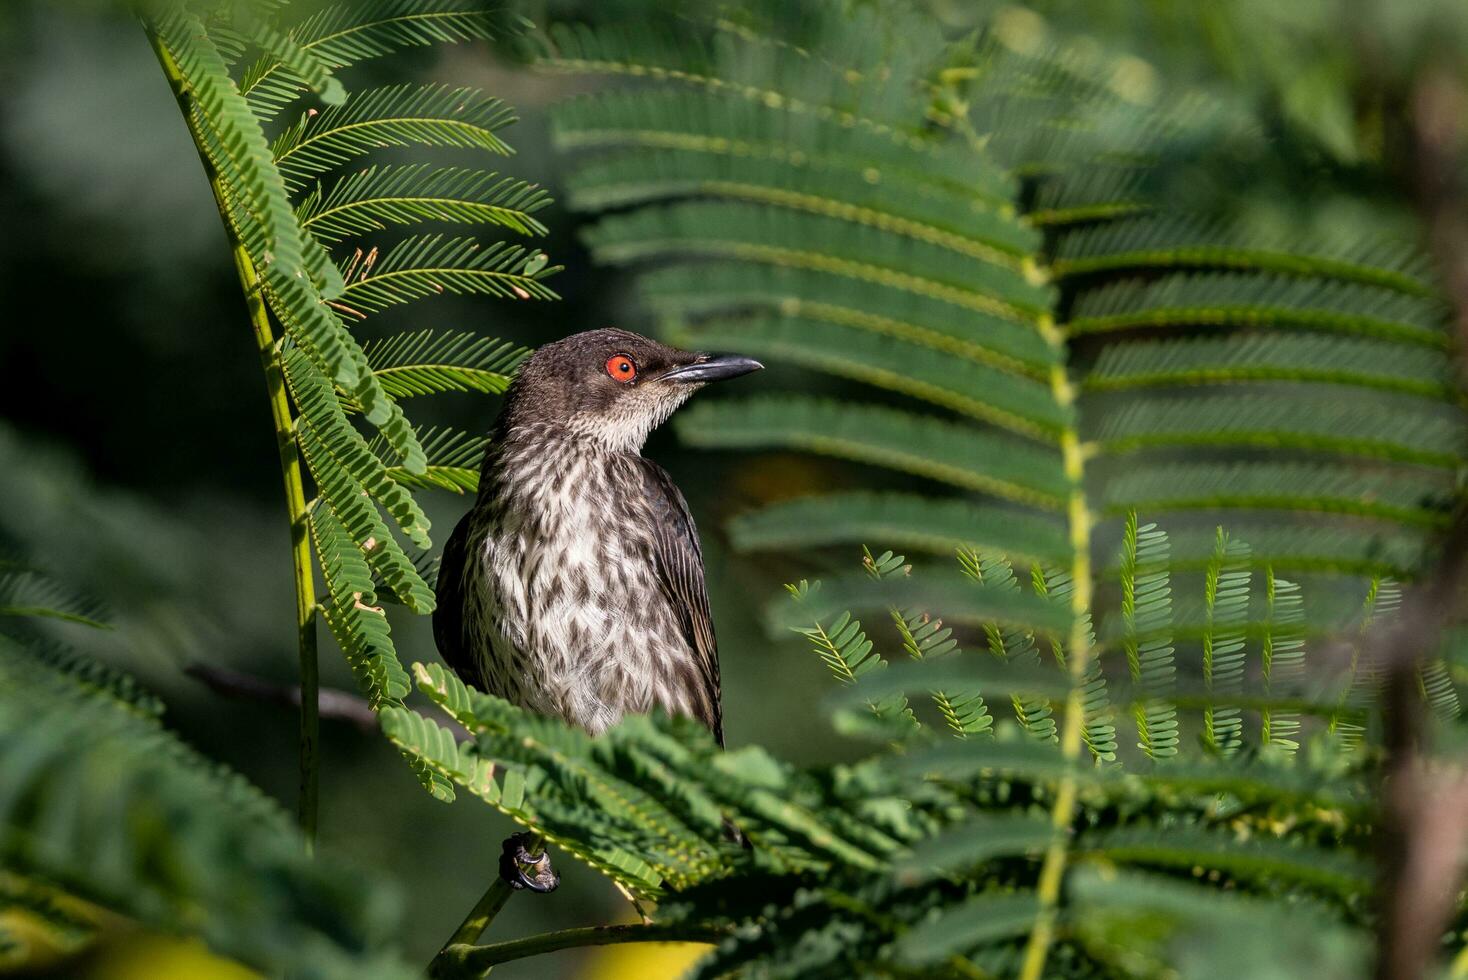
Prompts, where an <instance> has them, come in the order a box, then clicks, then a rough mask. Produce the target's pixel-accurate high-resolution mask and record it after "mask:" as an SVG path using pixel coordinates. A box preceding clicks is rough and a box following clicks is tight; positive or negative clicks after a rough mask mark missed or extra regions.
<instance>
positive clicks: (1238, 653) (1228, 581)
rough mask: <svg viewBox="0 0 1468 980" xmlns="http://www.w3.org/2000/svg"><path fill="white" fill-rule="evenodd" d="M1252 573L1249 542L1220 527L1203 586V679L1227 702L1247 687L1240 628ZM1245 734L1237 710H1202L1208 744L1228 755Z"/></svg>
mask: <svg viewBox="0 0 1468 980" xmlns="http://www.w3.org/2000/svg"><path fill="white" fill-rule="evenodd" d="M1252 574H1253V573H1252V571H1251V570H1250V566H1249V546H1248V545H1246V544H1244V543H1243V542H1242V541H1237V540H1232V539H1230V538H1229V536H1228V535H1227V534H1225V533H1224V531H1223V529H1222V528H1219V529H1218V541H1217V544H1216V545H1215V546H1214V551H1213V558H1212V560H1211V561H1209V563H1208V569H1207V573H1206V584H1205V586H1204V588H1205V592H1204V615H1205V616H1206V617H1207V628H1206V629H1205V631H1204V633H1203V683H1204V684H1205V685H1206V686H1207V689H1208V692H1209V693H1210V694H1213V695H1216V696H1218V697H1219V699H1220V700H1221V701H1223V702H1225V703H1226V701H1227V698H1228V695H1230V694H1238V693H1239V692H1241V691H1242V690H1243V681H1244V665H1245V651H1244V647H1245V643H1244V634H1243V630H1242V627H1243V626H1244V624H1245V623H1247V622H1248V618H1249V585H1250V581H1251V579H1252ZM1242 737H1243V719H1242V712H1240V711H1239V709H1238V708H1234V707H1228V706H1218V707H1215V706H1213V705H1209V706H1208V707H1206V708H1204V709H1203V740H1204V742H1205V744H1207V745H1209V746H1210V747H1212V748H1213V749H1215V750H1217V751H1219V752H1221V753H1223V754H1224V755H1230V754H1232V753H1234V752H1237V751H1238V750H1239V747H1240V745H1241V744H1242Z"/></svg>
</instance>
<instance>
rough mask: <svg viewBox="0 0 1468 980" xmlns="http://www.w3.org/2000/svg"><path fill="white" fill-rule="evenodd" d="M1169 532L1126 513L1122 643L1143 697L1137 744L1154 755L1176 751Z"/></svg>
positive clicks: (1137, 709)
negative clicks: (1143, 524) (1169, 698)
mask: <svg viewBox="0 0 1468 980" xmlns="http://www.w3.org/2000/svg"><path fill="white" fill-rule="evenodd" d="M1168 551H1169V549H1168V540H1167V533H1166V532H1165V531H1162V530H1161V529H1159V528H1158V527H1157V526H1156V525H1155V524H1148V525H1145V526H1139V525H1138V523H1137V513H1136V511H1131V512H1130V513H1128V514H1127V519H1126V537H1125V540H1124V544H1123V546H1122V556H1121V574H1120V578H1121V589H1122V599H1121V616H1122V622H1123V630H1124V632H1123V639H1122V646H1123V649H1124V650H1125V651H1126V658H1127V667H1128V669H1129V671H1130V673H1131V678H1132V683H1133V684H1135V685H1136V686H1137V688H1138V690H1139V692H1140V693H1141V694H1142V695H1143V696H1144V698H1145V700H1142V701H1139V702H1138V704H1137V706H1136V707H1135V708H1134V709H1133V717H1134V719H1135V721H1136V725H1137V739H1138V742H1137V745H1138V747H1139V748H1141V750H1142V751H1143V752H1145V753H1146V754H1147V755H1148V756H1149V757H1151V758H1153V759H1164V758H1168V757H1170V756H1173V755H1176V754H1177V752H1178V741H1179V733H1178V720H1177V709H1176V708H1175V707H1173V705H1172V704H1170V703H1169V702H1168V701H1167V696H1168V695H1169V694H1170V693H1171V692H1172V689H1173V685H1174V683H1175V679H1176V677H1177V667H1176V665H1175V662H1174V647H1173V644H1172V637H1171V635H1170V631H1169V627H1170V626H1171V625H1172V577H1171V572H1170V570H1169V568H1168Z"/></svg>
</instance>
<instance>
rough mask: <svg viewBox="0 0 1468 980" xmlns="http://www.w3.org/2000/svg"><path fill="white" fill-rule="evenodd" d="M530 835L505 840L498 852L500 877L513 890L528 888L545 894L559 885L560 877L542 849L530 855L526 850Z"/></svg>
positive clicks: (518, 835) (515, 836) (516, 835)
mask: <svg viewBox="0 0 1468 980" xmlns="http://www.w3.org/2000/svg"><path fill="white" fill-rule="evenodd" d="M530 841H531V835H530V834H515V835H513V836H511V837H508V838H506V839H505V844H504V847H503V849H502V850H501V852H500V877H501V878H503V879H504V880H505V881H506V882H507V883H509V886H510V887H511V888H514V889H522V888H528V889H529V890H530V891H533V892H539V893H540V894H542V895H543V894H545V893H546V892H553V891H555V890H556V888H557V887H558V886H559V885H560V884H561V876H560V875H559V874H557V873H556V869H555V868H552V867H551V862H550V853H549V852H548V851H546V850H545V849H544V848H543V847H542V849H541V851H540V853H539V854H534V855H532V854H531V853H530V851H529V850H528V849H527V848H526V846H525V845H526V844H528V843H529V842H530Z"/></svg>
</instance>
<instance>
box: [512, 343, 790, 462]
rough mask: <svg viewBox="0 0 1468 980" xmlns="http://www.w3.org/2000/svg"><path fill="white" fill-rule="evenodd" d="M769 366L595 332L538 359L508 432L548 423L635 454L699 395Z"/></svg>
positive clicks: (518, 385)
mask: <svg viewBox="0 0 1468 980" xmlns="http://www.w3.org/2000/svg"><path fill="white" fill-rule="evenodd" d="M763 366H764V365H762V364H760V362H759V361H756V360H754V359H752V358H748V357H740V356H738V355H734V354H706V353H700V352H696V351H684V350H678V349H676V348H673V347H668V346H666V345H664V344H660V343H658V342H657V341H655V340H649V339H648V338H646V337H641V336H638V335H637V334H635V333H629V332H628V331H626V330H615V329H606V330H588V331H587V332H585V333H578V334H575V335H573V336H570V337H567V338H566V339H565V340H558V341H556V342H555V343H553V344H546V345H545V346H544V347H542V348H540V349H539V350H537V351H536V352H535V353H534V354H533V355H532V356H531V358H530V360H529V361H527V362H526V363H525V365H524V366H523V367H522V368H521V369H520V373H519V375H518V376H517V377H516V379H515V381H514V383H513V384H512V385H511V386H510V390H509V391H508V392H507V393H506V403H505V410H504V415H503V423H502V424H503V425H505V426H506V427H507V428H508V429H509V430H511V431H513V430H514V429H515V428H516V427H517V426H525V425H530V424H534V423H549V424H551V425H554V426H559V427H563V428H564V429H566V430H567V431H568V432H570V433H574V434H576V435H579V436H583V437H587V438H591V439H594V440H596V441H598V442H600V443H602V444H603V445H604V446H605V447H606V448H608V449H612V450H614V451H619V452H636V451H638V450H640V449H641V448H642V444H643V443H644V442H645V441H646V440H647V436H648V433H650V432H652V430H653V429H655V428H657V427H658V426H659V425H660V424H662V422H663V421H664V420H665V419H666V418H667V417H668V416H669V415H671V414H673V412H674V410H675V409H677V408H678V406H680V405H682V404H683V403H684V402H685V401H687V400H688V397H689V396H690V395H692V394H693V393H694V392H695V391H697V390H698V389H699V388H702V387H703V386H704V385H706V384H708V383H709V382H711V381H722V380H724V379H726V378H737V377H739V376H740V375H741V374H748V373H750V372H751V371H758V370H760V368H762V367H763Z"/></svg>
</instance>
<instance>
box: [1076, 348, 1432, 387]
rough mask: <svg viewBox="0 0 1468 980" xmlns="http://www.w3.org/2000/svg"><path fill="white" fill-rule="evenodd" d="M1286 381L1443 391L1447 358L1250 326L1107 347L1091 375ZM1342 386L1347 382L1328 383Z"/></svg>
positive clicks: (1132, 383) (1110, 379)
mask: <svg viewBox="0 0 1468 980" xmlns="http://www.w3.org/2000/svg"><path fill="white" fill-rule="evenodd" d="M1265 381H1287V382H1304V383H1318V384H1332V385H1341V386H1353V387H1359V388H1367V389H1378V390H1382V391H1397V392H1402V393H1405V394H1412V395H1420V396H1427V397H1433V398H1443V397H1444V396H1447V395H1449V394H1450V393H1451V391H1452V378H1451V376H1450V375H1449V373H1448V362H1447V361H1446V360H1445V359H1444V358H1443V357H1442V355H1441V354H1439V353H1437V352H1436V351H1434V350H1432V349H1430V348H1427V347H1420V346H1412V345H1406V344H1396V343H1388V342H1384V341H1379V340H1370V339H1358V338H1347V337H1335V336H1325V335H1319V334H1289V333H1276V332H1267V331H1250V332H1248V333H1243V334H1239V335H1237V336H1233V337H1189V338H1179V339H1175V340H1160V341H1141V342H1137V343H1130V344H1113V345H1111V346H1109V347H1107V348H1106V349H1105V350H1104V351H1103V352H1102V353H1101V356H1100V359H1099V360H1098V361H1097V364H1096V366H1095V368H1094V369H1093V370H1092V371H1091V372H1090V373H1089V374H1087V376H1086V381H1085V384H1086V387H1087V389H1088V390H1091V391H1117V390H1126V389H1134V388H1153V387H1163V386H1168V387H1171V386H1178V387H1181V386H1185V385H1199V384H1251V383H1258V382H1265ZM1328 390H1340V389H1328Z"/></svg>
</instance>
